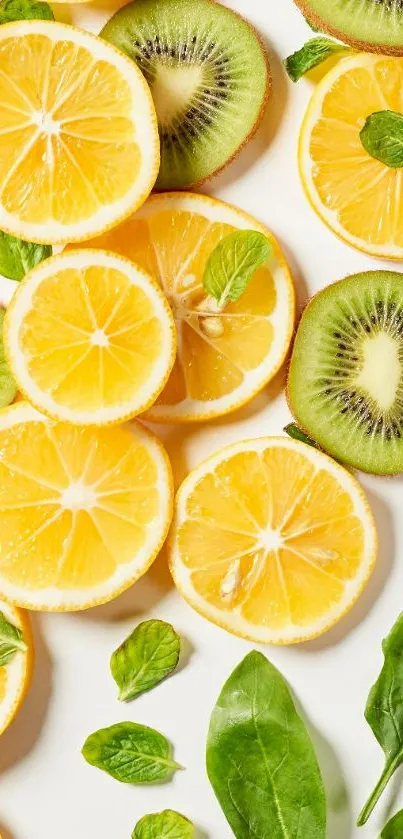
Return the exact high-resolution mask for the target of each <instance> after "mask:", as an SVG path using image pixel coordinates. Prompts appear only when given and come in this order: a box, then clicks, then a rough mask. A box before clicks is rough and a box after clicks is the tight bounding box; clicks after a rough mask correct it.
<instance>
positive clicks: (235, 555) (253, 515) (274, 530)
mask: <svg viewBox="0 0 403 839" xmlns="http://www.w3.org/2000/svg"><path fill="white" fill-rule="evenodd" d="M376 550H377V536H376V531H375V524H374V520H373V516H372V514H371V511H370V509H369V506H368V502H367V499H366V497H365V494H364V492H363V490H362V489H361V487H360V486H359V484H358V483H357V481H356V480H355V478H353V477H352V476H351V475H350V474H349V472H347V471H346V470H345V469H343V468H342V467H341V466H339V465H338V464H337V463H335V462H334V461H333V460H331V459H330V458H329V457H327V456H326V455H324V454H322V453H321V452H319V451H318V450H317V449H314V448H312V447H310V446H306V445H305V444H304V443H298V442H296V441H294V440H287V439H285V438H282V437H281V438H280V437H279V438H262V439H258V440H247V441H245V442H241V443H237V444H236V445H233V446H230V447H229V448H226V449H224V450H223V451H221V452H219V453H218V454H216V455H214V456H213V457H211V458H210V459H209V460H207V461H205V462H204V463H202V464H201V466H199V467H198V468H197V469H195V470H194V472H192V473H191V474H190V475H189V476H188V477H187V478H186V480H185V481H184V483H183V484H182V486H181V488H180V489H179V492H178V496H177V503H176V514H175V518H174V523H173V527H172V538H171V544H170V565H171V571H172V574H173V577H174V580H175V583H176V585H177V587H178V589H179V591H180V592H181V594H182V595H183V597H184V598H185V599H186V600H187V601H188V602H189V603H190V605H191V606H193V607H194V608H195V609H196V610H197V611H198V612H200V613H201V614H202V615H204V616H205V617H206V618H208V619H209V620H211V621H213V623H217V624H219V625H220V626H222V627H224V629H227V630H228V631H229V632H232V633H233V634H234V635H240V636H242V637H245V638H250V639H251V640H253V641H260V642H262V643H274V644H291V643H296V642H299V641H306V640H307V639H309V638H313V637H315V636H317V635H320V634H321V633H323V632H325V631H326V630H327V629H329V628H330V627H331V626H332V625H333V624H335V623H336V622H337V621H338V620H340V618H341V617H342V616H343V615H344V614H345V613H346V612H347V611H348V610H349V609H351V607H352V605H353V603H354V602H355V601H356V599H357V597H358V596H359V594H360V593H361V591H362V589H363V588H364V586H365V583H366V582H367V580H368V577H369V575H370V573H371V571H372V569H373V566H374V563H375V559H376Z"/></svg>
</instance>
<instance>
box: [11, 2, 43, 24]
mask: <svg viewBox="0 0 403 839" xmlns="http://www.w3.org/2000/svg"><path fill="white" fill-rule="evenodd" d="M54 19H55V16H54V14H53V12H52V9H51V7H50V6H49V3H41V2H39V0H2V2H1V3H0V24H2V23H10V22H11V21H13V20H54Z"/></svg>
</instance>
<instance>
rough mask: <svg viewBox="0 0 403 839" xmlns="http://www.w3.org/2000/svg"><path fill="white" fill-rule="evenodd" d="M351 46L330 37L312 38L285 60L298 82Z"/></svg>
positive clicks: (291, 74)
mask: <svg viewBox="0 0 403 839" xmlns="http://www.w3.org/2000/svg"><path fill="white" fill-rule="evenodd" d="M348 50H349V48H348V47H346V46H344V45H343V44H339V43H338V41H332V40H331V39H330V38H323V37H319V38H312V39H311V40H310V41H307V43H306V44H304V46H303V47H302V48H301V49H300V50H297V52H294V53H293V55H290V56H289V57H288V58H286V59H285V61H284V66H285V69H286V70H287V73H288V75H289V77H290V79H291V80H292V81H293V82H298V81H299V80H300V79H301V78H302V76H305V75H306V73H309V71H310V70H313V69H314V67H318V66H319V64H323V62H324V61H327V59H328V58H331V57H332V56H333V55H337V53H341V52H348Z"/></svg>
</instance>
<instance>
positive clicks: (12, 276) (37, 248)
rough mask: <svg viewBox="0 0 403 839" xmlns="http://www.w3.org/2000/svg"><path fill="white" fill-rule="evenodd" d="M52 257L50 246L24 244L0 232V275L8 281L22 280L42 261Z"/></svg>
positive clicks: (31, 243)
mask: <svg viewBox="0 0 403 839" xmlns="http://www.w3.org/2000/svg"><path fill="white" fill-rule="evenodd" d="M49 256H52V248H51V246H50V245H36V244H34V243H33V242H25V241H24V240H23V239H18V238H17V237H16V236H11V235H10V234H9V233H4V232H3V231H2V230H0V274H2V275H3V277H7V278H8V279H9V280H22V279H23V278H24V277H25V274H27V273H28V271H30V270H31V268H35V265H38V264H39V263H40V262H42V260H44V259H47V258H48V257H49Z"/></svg>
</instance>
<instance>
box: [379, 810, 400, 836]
mask: <svg viewBox="0 0 403 839" xmlns="http://www.w3.org/2000/svg"><path fill="white" fill-rule="evenodd" d="M402 836H403V810H400V812H399V813H396V815H395V816H394V817H393V819H391V820H390V822H388V823H387V825H386V826H385V827H384V828H383V831H382V833H381V835H380V837H379V839H402Z"/></svg>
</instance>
